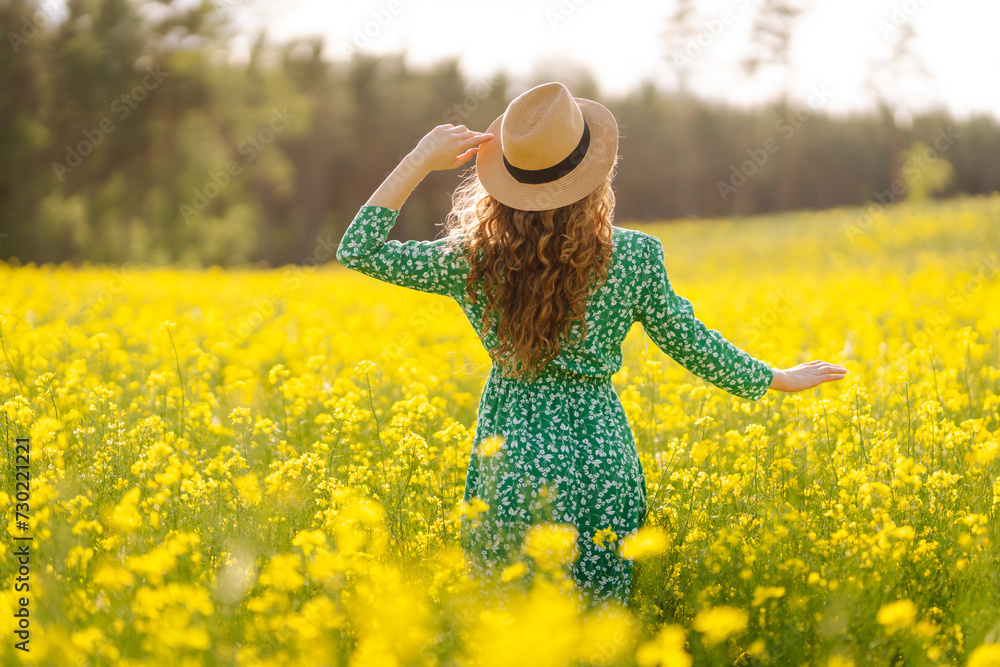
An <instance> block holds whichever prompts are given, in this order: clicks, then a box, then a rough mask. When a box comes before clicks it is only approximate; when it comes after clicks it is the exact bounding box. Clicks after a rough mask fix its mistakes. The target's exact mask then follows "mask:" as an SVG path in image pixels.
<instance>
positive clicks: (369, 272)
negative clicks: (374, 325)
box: [337, 206, 468, 298]
mask: <svg viewBox="0 0 1000 667" xmlns="http://www.w3.org/2000/svg"><path fill="white" fill-rule="evenodd" d="M397 215H399V211H397V210H395V209H391V208H385V207H382V206H362V207H361V210H360V211H358V214H357V215H356V216H355V217H354V220H353V221H352V222H351V224H350V226H349V227H348V228H347V231H346V232H345V233H344V238H343V239H341V241H340V246H339V247H338V248H337V260H338V261H339V262H340V263H341V264H343V265H344V266H346V267H347V268H349V269H354V270H355V271H359V272H360V273H363V274H365V275H366V276H371V277H372V278H377V279H378V280H382V281H384V282H387V283H392V284H394V285H401V286H403V287H409V288H411V289H415V290H419V291H421V292H431V293H433V294H443V295H446V296H451V297H453V298H459V297H460V296H461V293H462V291H463V290H464V287H465V276H466V275H467V274H468V262H467V261H466V259H465V257H464V256H463V255H462V253H461V252H460V251H459V250H458V249H457V248H456V247H455V246H453V245H451V244H450V243H449V242H448V240H447V239H438V240H435V241H406V242H400V241H386V236H387V235H388V234H389V230H390V229H392V226H393V224H395V222H396V216H397Z"/></svg>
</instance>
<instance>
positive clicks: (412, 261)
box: [337, 206, 773, 604]
mask: <svg viewBox="0 0 1000 667" xmlns="http://www.w3.org/2000/svg"><path fill="white" fill-rule="evenodd" d="M398 213H399V212H398V211H396V210H394V209H389V208H383V207H378V206H364V207H362V208H361V210H360V211H359V212H358V215H357V216H356V217H355V219H354V221H353V222H352V223H351V225H350V227H349V228H348V230H347V232H346V233H345V235H344V238H343V240H342V241H341V243H340V247H339V248H338V251H337V259H338V260H339V261H340V262H341V263H342V264H343V265H345V266H347V267H349V268H351V269H354V270H357V271H359V272H361V273H363V274H365V275H368V276H371V277H373V278H377V279H379V280H383V281H386V282H389V283H393V284H396V285H402V286H405V287H410V288H413V289H416V290H420V291H423V292H431V293H434V294H442V295H446V296H449V297H451V298H453V299H455V300H456V301H457V302H458V303H459V305H460V306H461V307H462V310H463V311H464V312H465V314H466V316H467V317H468V319H469V322H470V323H471V324H472V326H473V327H474V328H475V330H476V332H477V333H480V327H481V318H482V307H483V303H484V301H485V300H484V299H482V298H480V299H479V303H478V304H476V305H473V304H470V303H469V302H468V300H467V298H466V294H465V278H466V275H467V274H468V270H469V266H468V263H467V261H466V260H465V257H464V256H463V255H462V253H461V252H460V251H459V250H458V249H457V248H456V247H455V246H452V245H450V244H449V243H448V240H447V239H438V240H435V241H406V242H399V241H386V236H387V234H388V232H389V230H390V229H391V228H392V226H393V224H395V220H396V217H397V215H398ZM613 238H614V251H613V254H612V260H611V264H610V266H609V268H608V277H607V280H606V281H605V283H604V284H603V285H602V286H601V287H600V288H599V289H598V290H596V291H592V293H591V295H590V297H589V299H588V301H587V314H586V318H587V327H588V330H587V336H586V338H585V339H584V341H583V342H582V345H578V346H572V347H569V348H566V349H563V350H562V351H561V353H560V354H559V356H558V357H556V358H555V359H554V360H552V361H551V362H550V363H549V364H548V365H547V366H546V367H545V368H544V369H543V371H542V372H541V373H540V374H539V376H538V377H537V378H536V379H535V380H532V381H523V380H517V379H513V378H510V377H505V376H503V375H502V374H501V373H500V372H499V371H498V369H497V367H496V366H494V367H493V368H492V369H491V370H490V373H489V376H488V378H487V380H486V384H485V386H484V387H483V393H482V397H481V398H480V402H479V415H478V419H477V424H476V433H475V439H474V442H473V445H474V446H473V451H472V455H471V458H470V460H469V468H468V472H467V475H466V480H465V493H464V499H465V501H466V502H467V503H472V502H473V500H474V499H479V500H481V501H482V502H484V503H485V504H486V507H487V509H485V510H483V511H482V512H481V513H479V514H478V516H476V517H475V519H471V518H469V517H468V516H465V515H463V518H462V531H461V535H462V538H461V541H462V546H463V548H464V549H465V551H466V554H467V558H468V562H469V565H470V568H471V570H472V572H473V573H474V574H477V575H479V576H482V577H485V578H489V579H494V580H497V579H498V578H499V577H500V575H501V573H502V571H503V569H504V568H505V567H506V566H507V565H509V564H511V563H513V562H516V561H517V560H519V559H522V560H523V559H524V557H523V554H522V550H521V545H522V540H523V538H524V534H525V531H526V530H527V529H528V527H529V526H530V525H532V524H534V523H537V522H539V521H555V522H564V523H571V524H573V525H574V526H575V527H576V528H577V529H578V546H579V558H578V559H577V560H576V561H575V563H574V569H573V576H574V578H575V580H576V584H577V587H578V590H579V591H580V593H582V594H583V595H585V597H586V599H587V601H588V603H590V604H596V603H599V602H603V601H606V600H607V601H616V602H619V603H622V604H628V603H629V598H630V595H631V582H632V563H631V561H628V560H622V559H620V558H619V557H618V556H617V555H616V553H615V551H614V550H613V549H610V550H609V549H607V548H604V547H602V546H600V545H597V544H595V543H594V539H593V538H594V533H595V531H598V530H601V529H605V528H608V527H610V528H611V529H612V530H613V531H614V532H615V533H616V534H617V535H618V536H619V538H621V537H624V536H625V535H627V534H628V533H631V532H633V531H634V530H636V529H637V528H638V527H640V526H641V525H642V524H643V523H644V522H645V517H646V509H647V508H646V482H645V477H644V474H643V470H642V465H641V464H640V461H639V456H638V453H637V451H636V446H635V440H634V436H633V433H632V429H631V427H630V426H629V424H628V420H627V418H626V415H625V412H624V410H623V408H622V405H621V402H620V401H619V399H618V396H617V394H616V393H615V390H614V387H613V385H612V384H611V376H612V375H613V374H614V373H616V372H618V370H620V369H621V365H622V350H621V345H622V341H623V340H624V339H625V336H626V335H627V334H628V332H629V330H630V329H631V328H632V325H633V324H634V323H635V322H640V323H641V324H642V326H643V328H644V329H645V330H646V332H647V334H648V335H649V336H650V338H652V339H653V341H654V342H655V343H656V345H657V346H658V347H659V348H660V349H661V350H662V351H663V352H664V353H666V354H668V355H669V356H670V357H672V358H673V359H674V360H676V361H677V362H678V363H680V364H681V365H682V366H684V367H685V368H687V369H688V370H689V371H691V372H692V373H694V374H695V375H697V376H698V377H700V378H702V379H704V380H706V381H708V382H711V383H712V384H714V385H716V386H718V387H720V388H722V389H724V390H726V391H728V392H730V393H732V394H735V395H737V396H741V397H744V398H748V399H751V400H756V399H758V398H760V397H761V396H763V395H764V393H765V392H766V391H767V389H768V386H769V385H770V383H771V379H772V372H773V371H772V369H771V367H770V366H768V365H767V364H765V363H764V362H762V361H759V360H757V359H755V358H753V357H751V356H750V355H748V354H747V353H746V352H744V351H742V350H740V349H739V348H737V347H735V346H734V345H733V344H732V343H730V342H728V341H727V340H726V339H725V338H723V337H722V335H721V334H720V333H719V332H717V331H714V330H710V329H708V328H707V327H705V325H704V324H702V322H700V321H699V320H698V319H697V318H695V316H694V310H693V309H692V307H691V303H690V302H689V301H688V300H687V299H684V298H683V297H680V296H678V295H676V294H675V293H674V291H673V289H672V287H671V286H670V281H669V279H668V278H667V273H666V268H665V267H664V263H663V247H662V245H661V243H660V241H659V239H657V238H656V237H654V236H651V235H649V234H646V233H644V232H640V231H637V230H630V229H625V228H621V227H614V233H613ZM575 335H576V332H575V331H571V337H572V336H575ZM496 343H497V339H496V336H495V333H493V332H490V333H489V334H488V335H487V337H486V340H485V344H486V345H487V346H488V347H492V346H493V345H496ZM495 435H499V436H502V437H503V440H504V444H503V446H502V447H501V449H500V451H499V452H497V453H493V454H491V455H486V454H485V453H484V454H480V452H479V447H478V445H479V443H480V442H482V441H483V440H484V439H486V438H488V437H490V436H495ZM528 579H529V580H530V576H529V577H528Z"/></svg>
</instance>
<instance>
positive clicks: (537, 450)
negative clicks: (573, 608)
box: [461, 363, 646, 605]
mask: <svg viewBox="0 0 1000 667" xmlns="http://www.w3.org/2000/svg"><path fill="white" fill-rule="evenodd" d="M493 436H500V437H501V438H502V446H499V447H497V444H498V442H500V439H498V438H493ZM491 438H492V439H491ZM477 500H478V501H479V502H478V503H476V501H477ZM464 501H465V503H466V504H467V505H466V506H467V507H471V508H477V507H478V510H475V509H474V511H473V512H472V513H471V514H469V515H466V514H464V513H463V516H462V519H461V543H462V547H463V549H464V550H465V553H466V562H467V564H468V566H469V568H470V570H471V573H472V574H474V575H476V576H479V577H482V578H484V579H486V580H494V581H495V580H496V578H497V577H500V576H502V573H503V571H504V569H505V568H506V567H507V566H509V565H511V564H514V563H517V562H518V561H521V562H524V563H525V564H526V565H527V566H531V565H532V562H531V559H530V558H529V557H528V556H527V555H525V553H524V551H523V549H522V542H523V540H524V537H525V532H526V531H527V529H528V528H529V527H530V526H531V525H533V524H537V523H543V522H553V523H557V524H572V526H573V527H575V529H576V533H577V537H576V543H577V546H578V551H577V553H578V554H579V556H578V558H577V559H576V560H575V562H574V563H573V565H572V568H573V569H572V576H573V579H574V580H575V585H576V589H577V591H578V592H579V593H580V594H581V595H582V596H583V597H584V599H585V600H586V603H587V604H588V605H596V604H598V603H603V602H606V601H615V602H618V603H621V604H623V605H628V604H629V601H630V597H631V586H632V562H631V561H628V560H623V559H621V558H620V557H619V556H618V555H617V546H618V543H619V542H620V540H621V539H622V538H623V537H624V536H625V535H626V534H628V533H630V532H632V531H634V530H635V529H637V528H638V527H640V526H641V525H642V524H643V522H644V521H645V516H646V481H645V476H644V474H643V470H642V465H641V463H640V461H639V455H638V452H637V451H636V446H635V438H634V436H633V433H632V429H631V427H630V426H629V423H628V420H627V418H626V415H625V411H624V409H623V408H622V405H621V401H620V400H619V399H618V395H617V394H616V393H615V390H614V387H613V385H612V384H611V378H610V376H606V377H592V376H582V375H577V374H573V373H569V372H566V371H564V370H562V369H560V368H558V367H556V366H554V365H553V364H551V363H550V364H549V365H548V366H546V367H545V369H543V371H542V373H540V375H539V376H538V377H536V378H535V379H533V380H531V381H524V380H517V379H513V378H510V377H506V376H503V375H501V374H500V373H499V371H498V370H497V367H496V366H494V367H493V368H492V369H491V370H490V374H489V377H488V378H487V380H486V385H485V387H484V388H483V394H482V398H481V400H480V404H479V416H478V420H477V425H476V433H475V438H474V440H473V449H472V454H471V457H470V460H469V468H468V473H467V476H466V480H465V493H464ZM484 504H485V508H484ZM473 515H474V518H471V517H472V516H473ZM608 529H610V531H613V532H614V533H615V535H616V536H617V538H618V541H611V540H604V541H603V544H597V543H595V540H594V535H595V533H596V532H597V531H605V533H604V535H607V534H608V533H607V531H608ZM567 567H568V566H567ZM528 571H529V578H530V576H534V572H535V570H534V568H531V567H529V569H528Z"/></svg>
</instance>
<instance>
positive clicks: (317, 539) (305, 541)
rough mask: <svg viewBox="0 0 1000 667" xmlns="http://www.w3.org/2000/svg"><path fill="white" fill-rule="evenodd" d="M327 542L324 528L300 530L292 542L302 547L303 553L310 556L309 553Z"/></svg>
mask: <svg viewBox="0 0 1000 667" xmlns="http://www.w3.org/2000/svg"><path fill="white" fill-rule="evenodd" d="M325 542H326V535H324V534H323V531H322V530H300V531H299V532H297V533H296V534H295V537H293V538H292V544H293V545H294V546H297V547H301V548H302V554H303V555H304V556H305V557H306V558H308V557H309V554H311V553H312V552H313V550H315V548H316V547H318V546H320V545H321V544H324V543H325Z"/></svg>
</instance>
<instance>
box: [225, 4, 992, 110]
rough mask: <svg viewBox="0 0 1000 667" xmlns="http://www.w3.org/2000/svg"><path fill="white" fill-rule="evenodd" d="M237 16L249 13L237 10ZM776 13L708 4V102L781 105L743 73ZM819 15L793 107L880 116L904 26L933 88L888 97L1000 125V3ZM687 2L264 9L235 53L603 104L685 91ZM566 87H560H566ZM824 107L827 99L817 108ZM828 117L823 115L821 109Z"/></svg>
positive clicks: (770, 80)
mask: <svg viewBox="0 0 1000 667" xmlns="http://www.w3.org/2000/svg"><path fill="white" fill-rule="evenodd" d="M233 1H234V2H235V1H236V0H233ZM760 4H762V0H699V2H697V7H698V10H697V11H698V19H697V20H696V22H695V23H696V25H697V26H699V29H700V30H701V32H700V33H699V34H698V36H697V38H698V41H699V42H700V45H699V44H692V50H691V51H690V52H689V54H690V55H692V56H693V57H692V58H691V65H690V67H689V71H690V73H691V74H690V79H689V85H690V87H691V89H692V90H693V91H694V92H696V93H697V94H699V95H700V96H702V97H708V98H712V99H718V100H725V101H727V102H730V103H733V104H737V105H744V104H749V105H752V104H756V103H758V102H761V101H764V100H767V99H773V98H774V97H776V96H777V94H778V91H779V90H780V80H781V75H780V74H779V73H778V72H776V71H773V70H772V71H761V72H759V73H758V74H756V75H755V76H753V77H750V76H748V75H747V74H746V73H745V71H744V70H743V68H742V67H741V66H740V63H741V61H742V59H743V58H744V57H745V56H746V55H747V54H748V53H749V50H750V49H749V46H750V43H749V35H750V28H751V26H752V23H753V17H754V15H755V13H756V8H757V7H759V6H760ZM801 5H802V6H804V7H805V8H806V12H805V13H804V14H803V15H802V16H801V17H800V19H799V28H798V30H797V31H796V32H795V33H794V36H793V41H792V50H793V67H792V70H793V71H792V72H791V75H790V77H791V85H792V98H793V100H795V101H797V102H798V103H807V102H808V100H809V98H810V93H811V92H812V91H815V90H819V89H822V90H825V91H826V94H825V95H824V97H825V101H823V102H822V103H821V105H822V107H823V108H824V110H826V111H828V112H831V113H837V114H839V113H845V112H850V111H859V110H869V109H871V108H873V101H874V99H875V96H874V92H873V90H872V88H871V85H870V82H871V78H872V73H873V72H875V71H876V70H877V67H876V66H875V65H876V64H877V63H878V62H879V61H881V60H884V59H885V58H886V56H887V55H888V54H889V52H890V51H891V48H892V44H893V39H892V37H893V36H894V35H895V34H897V31H898V29H897V28H896V26H897V25H902V24H904V23H909V24H911V25H912V26H913V28H914V30H915V31H916V37H915V40H914V50H915V52H916V54H917V55H918V56H919V58H920V60H921V61H922V63H923V65H924V66H925V68H926V70H927V72H928V75H927V76H926V77H923V78H910V79H908V78H895V79H890V80H889V83H891V85H892V88H894V89H895V90H890V89H889V88H888V87H887V84H886V82H882V83H881V84H878V85H879V89H880V90H882V91H884V92H885V93H886V94H887V95H888V96H890V99H894V100H896V101H897V102H898V106H900V107H902V108H904V109H907V110H909V111H910V112H919V111H922V110H925V109H928V108H942V107H943V108H946V109H948V110H949V111H951V112H952V113H953V114H955V115H957V116H959V117H964V116H966V115H968V114H969V113H973V112H987V113H992V114H994V115H996V116H997V117H998V118H1000V85H998V83H997V82H998V81H1000V39H998V38H997V35H996V30H997V26H1000V1H998V0H947V2H946V1H945V0H801ZM673 8H674V2H670V1H667V2H664V1H662V0H661V1H653V0H614V1H613V2H611V1H609V0H504V1H502V2H501V1H495V2H483V1H481V0H280V1H279V0H258V1H257V3H255V4H254V5H252V9H247V10H244V11H241V10H240V9H238V8H236V9H234V10H233V11H234V12H235V13H236V14H235V15H236V17H237V19H238V20H239V22H240V24H241V25H242V26H245V28H244V30H245V31H244V34H245V35H247V37H245V38H243V39H242V40H240V39H237V40H236V41H234V43H233V57H234V58H235V59H239V58H240V57H241V54H242V53H243V52H245V45H246V43H248V41H249V36H250V35H252V34H253V32H254V30H255V29H257V28H259V27H260V26H261V25H265V24H266V26H267V28H268V34H269V35H270V37H271V39H272V41H279V40H284V39H287V38H290V37H293V36H323V37H324V38H325V39H326V44H327V51H326V53H327V54H328V56H329V57H331V58H333V59H337V60H340V59H344V58H345V56H346V54H347V53H349V51H350V50H351V49H354V48H358V47H360V48H361V49H362V50H364V51H366V52H369V53H398V52H400V51H406V53H407V54H408V55H407V61H408V62H409V63H410V64H412V65H413V66H420V65H424V64H430V63H433V62H436V61H439V60H441V59H443V58H446V57H449V56H458V57H459V59H460V61H459V62H460V65H461V67H462V68H463V70H464V72H465V74H466V75H467V76H468V77H470V78H472V79H473V81H475V80H476V79H479V78H486V77H488V76H489V75H490V74H492V73H494V72H496V71H498V70H501V69H502V70H505V71H506V72H508V74H510V75H511V76H512V77H513V84H514V85H513V86H512V91H513V92H516V91H517V89H518V88H520V87H526V82H527V80H528V78H529V77H531V75H532V73H533V72H535V71H537V68H538V67H539V65H541V64H545V65H547V66H548V68H549V69H550V70H551V71H553V72H555V73H556V74H558V72H561V71H566V72H571V71H572V69H573V67H576V66H580V65H582V66H584V67H586V68H587V69H589V70H590V71H591V72H592V73H593V74H594V76H595V78H596V79H597V81H598V82H599V85H600V89H601V92H602V93H603V94H605V95H609V96H615V95H618V94H622V93H625V92H627V91H629V90H631V89H633V88H635V87H636V86H637V85H638V84H640V83H641V82H644V81H652V82H654V83H655V84H656V85H657V86H658V87H660V88H663V89H673V88H676V81H677V79H676V75H675V71H674V69H673V67H672V61H673V56H672V55H668V54H667V52H666V48H665V46H664V42H663V38H662V32H663V29H664V25H665V19H666V18H667V17H668V16H669V15H670V13H671V12H672V10H673ZM553 78H556V77H553ZM816 99H818V98H815V97H813V100H816ZM814 103H815V102H814Z"/></svg>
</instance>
